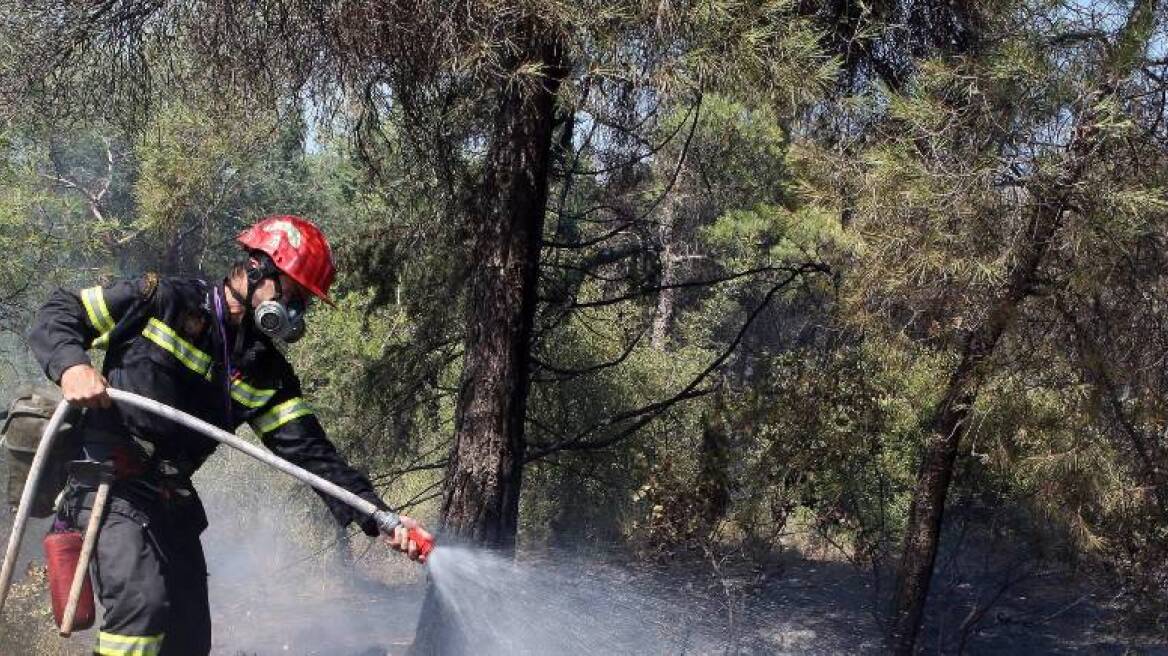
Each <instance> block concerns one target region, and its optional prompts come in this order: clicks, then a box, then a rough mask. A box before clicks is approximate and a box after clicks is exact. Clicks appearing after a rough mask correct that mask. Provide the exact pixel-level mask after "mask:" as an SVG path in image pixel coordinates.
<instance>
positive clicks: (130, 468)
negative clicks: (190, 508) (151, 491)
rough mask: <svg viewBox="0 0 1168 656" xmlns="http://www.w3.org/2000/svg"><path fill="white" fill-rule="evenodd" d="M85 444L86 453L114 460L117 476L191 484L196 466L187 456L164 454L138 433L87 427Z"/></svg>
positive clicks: (182, 485) (158, 483)
mask: <svg viewBox="0 0 1168 656" xmlns="http://www.w3.org/2000/svg"><path fill="white" fill-rule="evenodd" d="M84 446H85V449H86V452H87V455H88V456H89V457H90V458H91V459H93V460H98V461H102V462H112V463H113V466H114V477H115V478H116V479H117V480H128V479H152V480H144V481H143V482H145V483H147V484H150V483H153V484H154V486H155V487H157V486H164V487H178V488H190V487H191V485H190V478H191V475H192V474H194V472H195V467H194V466H193V465H192V464H191V463H190V462H189V461H188V460H185V459H181V458H163V457H161V455H160V454H159V453H158V449H157V447H156V446H155V444H154V443H153V442H151V441H150V440H146V439H143V438H141V437H138V436H136V435H128V434H124V433H122V434H119V433H112V432H109V431H103V430H88V431H86V433H85V441H84Z"/></svg>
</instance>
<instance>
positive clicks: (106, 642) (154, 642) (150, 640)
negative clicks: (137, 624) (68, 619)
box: [94, 631, 166, 656]
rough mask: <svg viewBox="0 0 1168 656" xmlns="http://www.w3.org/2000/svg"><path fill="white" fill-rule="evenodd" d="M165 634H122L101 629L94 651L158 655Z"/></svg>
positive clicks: (118, 655) (113, 655) (112, 654)
mask: <svg viewBox="0 0 1168 656" xmlns="http://www.w3.org/2000/svg"><path fill="white" fill-rule="evenodd" d="M165 637H166V636H165V634H161V633H160V634H158V635H154V636H124V635H118V634H116V633H106V632H105V631H101V632H99V633H98V634H97V647H96V648H95V649H94V653H96V654H101V656H158V652H159V651H160V650H161V649H162V639H163V638H165Z"/></svg>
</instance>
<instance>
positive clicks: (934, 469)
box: [889, 0, 1157, 656]
mask: <svg viewBox="0 0 1168 656" xmlns="http://www.w3.org/2000/svg"><path fill="white" fill-rule="evenodd" d="M1156 4H1157V2H1156V0H1142V1H1141V2H1137V3H1136V5H1135V6H1134V7H1133V8H1132V10H1131V13H1130V14H1129V15H1128V20H1127V22H1126V24H1125V26H1124V28H1123V30H1122V31H1121V32H1120V34H1119V36H1118V38H1117V40H1116V44H1115V45H1113V46H1112V52H1113V54H1112V57H1111V59H1110V60H1108V61H1105V62H1104V63H1103V66H1102V70H1101V71H1100V85H1099V87H1098V90H1097V92H1096V93H1094V94H1092V95H1091V96H1089V97H1086V98H1084V99H1083V105H1084V110H1083V113H1082V114H1081V117H1080V120H1079V127H1078V129H1077V131H1076V134H1075V137H1074V139H1073V141H1072V142H1071V144H1070V146H1069V148H1068V151H1067V155H1066V158H1065V159H1064V160H1063V166H1062V167H1061V171H1060V172H1059V173H1058V174H1057V175H1055V176H1053V178H1049V179H1046V180H1040V179H1033V180H1031V186H1030V192H1031V194H1032V195H1033V199H1034V200H1033V201H1032V205H1031V208H1030V217H1029V220H1028V221H1027V225H1026V226H1025V228H1024V231H1023V232H1022V233H1021V234H1019V235H1018V244H1017V247H1016V250H1017V258H1016V264H1015V266H1014V269H1013V271H1012V272H1011V273H1010V276H1009V278H1008V279H1007V280H1006V282H1005V284H1004V285H1003V286H1002V287H1001V288H1000V289H999V291H998V293H997V294H995V296H994V298H993V299H992V300H991V301H990V303H989V308H990V310H989V313H988V314H987V317H986V320H985V322H984V323H983V324H982V325H981V326H980V327H978V328H977V330H975V331H974V332H972V333H971V334H969V335H968V336H967V337H966V338H965V342H964V344H963V347H962V354H961V362H960V364H958V366H957V369H955V370H954V372H953V374H952V376H951V377H950V379H949V383H948V385H947V386H946V390H945V395H944V397H942V399H941V401H940V403H938V405H937V406H936V407H935V408H934V410H933V413H932V415H931V417H930V419H929V421H928V424H927V425H926V426H925V435H926V443H925V446H924V453H923V455H922V458H921V464H920V470H919V472H918V474H917V486H916V489H915V491H914V493H913V500H912V505H911V506H910V508H909V517H908V523H907V524H906V527H905V537H904V545H903V547H902V550H901V558H900V563H899V568H898V571H897V577H896V585H895V588H894V590H893V600H892V625H891V627H890V631H889V643H890V646H891V648H892V650H893V652H894V653H895V654H898V655H899V656H907V655H909V654H912V653H913V652H914V649H915V644H916V637H917V632H918V630H919V628H920V622H921V616H922V614H923V612H924V608H925V601H926V599H927V598H928V594H929V584H930V582H931V579H932V575H933V565H934V562H935V561H936V557H937V544H938V541H939V537H940V533H941V522H942V519H943V514H944V510H945V498H946V496H947V495H948V492H949V483H950V481H951V480H952V478H953V466H954V462H955V460H956V458H957V450H958V445H959V444H960V442H961V438H962V435H963V434H964V431H965V425H966V419H967V418H968V416H969V412H970V410H971V409H972V407H973V404H974V403H975V402H976V400H977V392H978V387H979V386H980V384H981V382H982V381H983V380H984V379H985V370H984V363H985V361H986V360H987V359H988V358H989V357H990V356H991V355H992V354H993V352H994V348H995V347H996V346H997V344H998V341H999V339H1000V338H1001V337H1002V334H1003V333H1004V332H1005V330H1006V329H1007V328H1008V327H1009V325H1010V323H1011V322H1012V320H1013V318H1014V316H1015V314H1016V313H1017V311H1018V308H1019V307H1020V306H1021V304H1022V303H1023V302H1024V301H1025V300H1026V298H1027V297H1029V296H1031V295H1032V294H1033V293H1034V288H1035V287H1036V285H1037V282H1038V272H1039V268H1040V266H1041V265H1042V262H1043V259H1044V258H1045V256H1046V253H1047V251H1049V250H1050V245H1051V242H1052V240H1053V239H1054V237H1055V235H1056V234H1057V232H1058V231H1059V228H1060V227H1061V225H1062V223H1063V219H1064V217H1065V215H1066V212H1067V210H1068V207H1069V205H1070V202H1071V200H1072V195H1073V194H1074V193H1075V188H1076V187H1077V186H1078V184H1079V182H1080V181H1081V180H1082V178H1083V174H1084V171H1085V170H1086V167H1087V164H1088V163H1089V161H1090V159H1091V158H1092V157H1093V156H1094V155H1095V154H1096V151H1097V150H1098V147H1099V146H1100V144H1101V142H1102V140H1103V135H1102V133H1101V132H1100V130H1099V128H1098V123H1099V120H1100V118H1101V117H1100V115H1099V113H1098V111H1099V107H1100V102H1101V101H1102V100H1103V99H1104V97H1106V96H1109V95H1112V94H1114V93H1115V90H1116V88H1117V87H1118V85H1119V81H1120V79H1121V78H1122V77H1123V76H1125V75H1127V74H1128V73H1129V72H1130V70H1131V66H1132V65H1133V63H1134V61H1132V60H1131V59H1132V56H1133V55H1132V53H1133V52H1143V49H1142V48H1140V49H1138V50H1135V49H1134V48H1133V44H1146V43H1147V38H1148V36H1149V35H1150V34H1151V31H1152V21H1153V16H1154V13H1155V7H1156Z"/></svg>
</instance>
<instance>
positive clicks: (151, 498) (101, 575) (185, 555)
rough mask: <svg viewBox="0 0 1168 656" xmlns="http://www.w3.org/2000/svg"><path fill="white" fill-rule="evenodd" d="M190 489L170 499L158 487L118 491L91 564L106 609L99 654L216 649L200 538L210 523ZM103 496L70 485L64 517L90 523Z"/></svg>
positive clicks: (167, 654) (193, 655)
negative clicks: (97, 498) (96, 500)
mask: <svg viewBox="0 0 1168 656" xmlns="http://www.w3.org/2000/svg"><path fill="white" fill-rule="evenodd" d="M186 492H187V493H186V494H185V495H181V496H180V495H175V494H171V495H169V497H170V498H169V499H163V498H162V496H160V495H159V494H158V492H157V491H156V490H150V489H144V488H143V486H140V485H137V484H135V483H134V482H128V483H127V482H122V481H119V482H118V483H115V484H114V486H113V488H112V489H111V492H110V497H109V501H108V502H107V504H106V511H105V513H104V515H105V517H104V519H103V520H102V523H101V532H100V533H99V534H98V538H97V546H96V549H95V550H94V557H93V561H92V563H91V565H90V574H91V575H92V577H93V584H94V592H95V593H96V595H97V598H98V601H100V602H101V605H102V607H103V608H104V609H105V617H104V620H103V621H102V625H101V630H100V632H99V634H98V641H97V645H96V646H95V648H94V653H95V654H100V655H101V656H206V655H207V654H209V653H210V651H211V613H210V605H209V603H208V600H207V563H206V560H205V558H204V556H203V545H202V543H201V542H200V541H199V534H200V533H202V531H203V529H204V528H206V526H207V521H206V515H205V514H204V512H203V507H202V503H201V502H200V501H199V499H198V497H197V496H196V495H195V494H194V493H193V491H190V490H188V491H186ZM95 494H96V491H95V490H93V489H90V488H85V487H79V486H72V487H70V489H69V492H68V494H67V496H66V498H65V502H64V503H63V504H62V515H63V519H65V520H66V521H67V522H69V523H72V524H73V525H74V526H77V527H78V528H83V527H84V526H85V525H86V522H88V521H89V515H90V509H91V508H92V506H93V498H94V495H95Z"/></svg>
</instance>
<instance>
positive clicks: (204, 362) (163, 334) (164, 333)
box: [142, 317, 211, 380]
mask: <svg viewBox="0 0 1168 656" xmlns="http://www.w3.org/2000/svg"><path fill="white" fill-rule="evenodd" d="M142 336H143V337H145V338H146V339H148V340H150V341H152V342H154V343H155V344H157V345H158V346H159V347H160V348H162V349H163V350H164V351H167V352H169V353H170V354H171V355H173V356H174V357H176V358H178V361H179V362H181V363H183V365H185V366H186V368H187V369H190V370H191V371H193V372H195V373H197V374H199V375H200V376H202V377H203V378H206V379H207V380H211V356H209V355H207V354H206V353H203V352H202V351H200V350H199V349H197V348H195V347H194V346H193V345H192V344H191V343H190V342H188V341H187V340H185V339H183V338H182V337H179V336H178V333H176V332H174V330H173V329H172V328H171V327H170V326H168V325H166V324H164V323H162V322H161V321H159V320H158V319H155V318H154V317H151V318H150V321H149V322H148V323H147V324H146V327H145V328H143V329H142Z"/></svg>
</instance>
